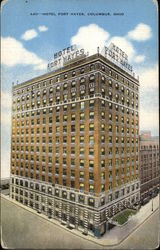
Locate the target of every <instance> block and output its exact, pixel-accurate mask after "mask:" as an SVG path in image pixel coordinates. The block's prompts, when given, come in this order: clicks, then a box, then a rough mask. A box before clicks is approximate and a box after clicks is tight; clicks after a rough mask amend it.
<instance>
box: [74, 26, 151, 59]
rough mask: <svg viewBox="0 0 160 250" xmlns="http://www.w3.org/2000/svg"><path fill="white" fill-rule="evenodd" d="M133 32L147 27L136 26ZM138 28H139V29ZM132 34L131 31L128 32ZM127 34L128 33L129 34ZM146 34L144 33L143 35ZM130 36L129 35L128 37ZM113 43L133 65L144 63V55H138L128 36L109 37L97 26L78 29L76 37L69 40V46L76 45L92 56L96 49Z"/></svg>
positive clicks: (107, 33) (106, 32)
mask: <svg viewBox="0 0 160 250" xmlns="http://www.w3.org/2000/svg"><path fill="white" fill-rule="evenodd" d="M137 27H138V31H137V28H135V30H134V31H136V33H137V32H139V30H142V27H143V30H147V28H144V27H149V26H147V25H145V24H143V25H141V24H139V25H137ZM139 27H140V28H139ZM130 32H133V31H130ZM130 32H129V33H130ZM145 34H146V33H145ZM130 36H131V35H130ZM112 42H113V43H114V44H115V45H117V46H118V47H119V48H121V49H122V50H123V51H124V52H125V53H126V54H127V55H128V60H129V61H130V62H131V63H133V62H135V63H141V62H143V61H144V59H145V56H144V55H138V54H137V53H136V50H135V48H134V45H133V43H132V41H131V40H129V36H128V34H127V35H125V36H123V37H122V36H113V37H110V34H109V32H108V31H107V30H104V29H103V28H101V27H100V26H98V25H97V24H90V25H88V26H82V27H80V28H79V30H78V32H77V34H76V35H74V36H73V37H72V38H71V44H72V45H73V44H76V45H77V46H78V47H82V48H84V49H85V50H86V51H89V54H90V55H92V54H94V53H96V51H97V47H100V51H101V50H102V48H103V47H104V46H109V44H110V43H112Z"/></svg>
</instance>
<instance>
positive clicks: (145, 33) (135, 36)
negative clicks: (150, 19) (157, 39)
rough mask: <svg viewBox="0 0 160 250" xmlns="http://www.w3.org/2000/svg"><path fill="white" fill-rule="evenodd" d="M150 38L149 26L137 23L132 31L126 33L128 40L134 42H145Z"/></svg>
mask: <svg viewBox="0 0 160 250" xmlns="http://www.w3.org/2000/svg"><path fill="white" fill-rule="evenodd" d="M151 36H152V30H151V27H150V26H149V25H146V24H144V23H139V24H138V25H137V26H136V27H135V29H134V30H131V31H129V32H128V38H129V39H132V40H136V41H145V40H148V39H150V38H151Z"/></svg>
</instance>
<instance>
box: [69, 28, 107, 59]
mask: <svg viewBox="0 0 160 250" xmlns="http://www.w3.org/2000/svg"><path fill="white" fill-rule="evenodd" d="M109 36H110V35H109V33H108V32H107V31H105V30H104V29H103V28H101V27H99V26H98V25H97V24H90V25H88V26H82V27H80V28H79V29H78V32H77V34H76V35H75V36H73V37H72V38H71V44H72V45H73V44H76V45H77V46H78V47H82V48H84V49H85V50H86V51H89V53H90V55H91V54H94V53H95V52H96V50H97V47H100V48H101V47H103V46H104V44H105V41H106V40H108V38H109Z"/></svg>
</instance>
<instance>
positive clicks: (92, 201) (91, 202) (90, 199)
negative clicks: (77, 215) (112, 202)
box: [88, 198, 95, 207]
mask: <svg viewBox="0 0 160 250" xmlns="http://www.w3.org/2000/svg"><path fill="white" fill-rule="evenodd" d="M94 202H95V201H94V199H93V198H88V205H89V206H92V207H94Z"/></svg>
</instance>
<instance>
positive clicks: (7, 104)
mask: <svg viewBox="0 0 160 250" xmlns="http://www.w3.org/2000/svg"><path fill="white" fill-rule="evenodd" d="M11 101H12V99H11V95H10V94H9V93H8V92H7V91H2V92H1V107H2V108H11V105H12V102H11Z"/></svg>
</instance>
